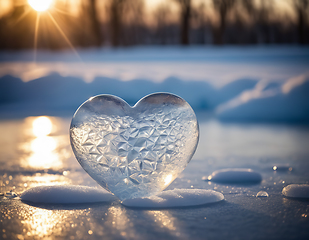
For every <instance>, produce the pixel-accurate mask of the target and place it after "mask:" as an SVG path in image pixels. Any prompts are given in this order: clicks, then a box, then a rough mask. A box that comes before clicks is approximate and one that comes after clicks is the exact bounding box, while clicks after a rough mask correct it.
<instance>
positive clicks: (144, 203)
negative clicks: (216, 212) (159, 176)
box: [122, 189, 224, 208]
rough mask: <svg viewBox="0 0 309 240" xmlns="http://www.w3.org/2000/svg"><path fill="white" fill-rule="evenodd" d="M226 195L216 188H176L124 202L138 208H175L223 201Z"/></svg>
mask: <svg viewBox="0 0 309 240" xmlns="http://www.w3.org/2000/svg"><path fill="white" fill-rule="evenodd" d="M223 199H224V195H223V194H222V193H220V192H216V191H214V190H205V189H174V190H167V191H164V192H161V193H160V194H158V195H156V196H152V197H145V198H135V199H126V200H124V201H122V204H123V205H125V206H127V207H137V208H173V207H189V206H198V205H204V204H209V203H215V202H219V201H222V200H223Z"/></svg>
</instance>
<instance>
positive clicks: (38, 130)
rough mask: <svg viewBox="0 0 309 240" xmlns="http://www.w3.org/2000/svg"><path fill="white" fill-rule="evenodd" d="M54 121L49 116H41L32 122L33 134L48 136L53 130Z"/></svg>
mask: <svg viewBox="0 0 309 240" xmlns="http://www.w3.org/2000/svg"><path fill="white" fill-rule="evenodd" d="M52 127H53V125H52V122H51V121H50V119H49V118H48V117H44V116H43V117H39V118H37V119H35V120H34V121H33V123H32V131H33V135H35V136H36V137H42V136H47V135H48V134H50V133H51V131H52Z"/></svg>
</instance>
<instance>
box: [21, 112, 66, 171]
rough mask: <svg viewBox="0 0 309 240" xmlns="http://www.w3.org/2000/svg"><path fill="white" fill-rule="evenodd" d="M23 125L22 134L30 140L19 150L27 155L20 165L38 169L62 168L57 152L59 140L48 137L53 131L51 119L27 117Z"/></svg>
mask: <svg viewBox="0 0 309 240" xmlns="http://www.w3.org/2000/svg"><path fill="white" fill-rule="evenodd" d="M25 123H26V124H25V131H24V132H25V133H26V134H27V133H28V135H30V136H31V140H30V141H28V142H26V143H25V144H22V147H21V148H22V149H23V150H24V151H25V152H26V153H28V155H27V157H26V160H25V161H23V162H22V165H24V166H25V167H29V166H30V167H32V168H40V169H48V168H61V167H63V162H62V160H61V156H60V154H61V153H60V152H59V147H60V140H61V138H60V137H59V136H49V134H51V133H53V132H54V130H55V129H54V128H55V127H54V124H53V122H52V118H50V117H46V116H41V117H35V118H33V117H29V118H27V119H26V121H25ZM33 136H34V137H35V138H33Z"/></svg>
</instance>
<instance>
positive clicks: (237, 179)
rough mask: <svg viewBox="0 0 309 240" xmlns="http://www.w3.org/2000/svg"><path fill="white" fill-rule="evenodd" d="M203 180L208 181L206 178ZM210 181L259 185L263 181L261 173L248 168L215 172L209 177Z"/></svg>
mask: <svg viewBox="0 0 309 240" xmlns="http://www.w3.org/2000/svg"><path fill="white" fill-rule="evenodd" d="M203 179H205V180H206V178H205V177H204V178H203ZM207 179H208V180H209V181H212V182H217V183H244V184H246V183H259V182H261V181H262V176H261V174H260V173H258V172H255V171H253V170H252V169H247V168H227V169H221V170H217V171H215V172H213V173H212V174H211V175H210V176H208V177H207Z"/></svg>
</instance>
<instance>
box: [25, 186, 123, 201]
mask: <svg viewBox="0 0 309 240" xmlns="http://www.w3.org/2000/svg"><path fill="white" fill-rule="evenodd" d="M20 198H21V200H22V201H26V202H32V203H53V204H73V203H95V202H112V201H115V200H117V198H116V197H115V196H114V195H113V194H111V193H110V192H107V191H106V190H104V189H97V188H92V187H86V186H77V185H55V186H39V187H34V188H30V189H28V190H26V191H24V192H23V193H22V194H21V196H20Z"/></svg>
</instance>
